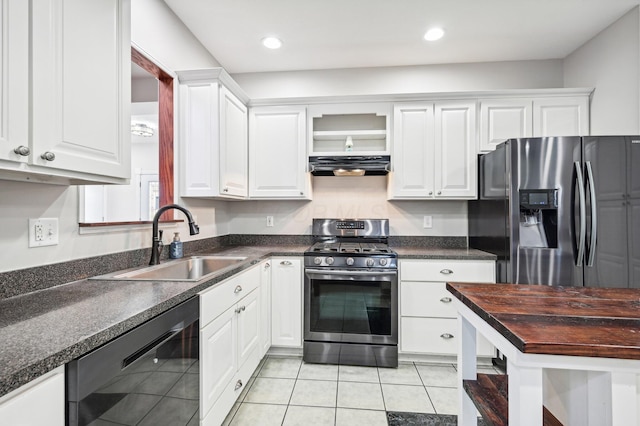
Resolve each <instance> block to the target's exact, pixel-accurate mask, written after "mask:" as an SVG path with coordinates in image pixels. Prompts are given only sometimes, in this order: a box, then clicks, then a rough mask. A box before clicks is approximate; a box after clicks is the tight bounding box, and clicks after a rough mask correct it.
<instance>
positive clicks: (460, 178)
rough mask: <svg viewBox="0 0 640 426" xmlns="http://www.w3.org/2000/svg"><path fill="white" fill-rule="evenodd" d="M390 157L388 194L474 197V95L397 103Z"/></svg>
mask: <svg viewBox="0 0 640 426" xmlns="http://www.w3.org/2000/svg"><path fill="white" fill-rule="evenodd" d="M392 161H393V172H392V173H391V175H390V180H389V199H469V198H475V196H476V167H477V166H476V164H477V159H476V103H475V101H442V102H435V103H430V102H426V103H419V104H397V105H395V107H394V138H393V156H392Z"/></svg>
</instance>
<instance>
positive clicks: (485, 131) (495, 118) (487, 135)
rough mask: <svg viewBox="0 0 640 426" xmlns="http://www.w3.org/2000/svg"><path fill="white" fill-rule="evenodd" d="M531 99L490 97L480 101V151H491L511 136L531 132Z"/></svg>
mask: <svg viewBox="0 0 640 426" xmlns="http://www.w3.org/2000/svg"><path fill="white" fill-rule="evenodd" d="M532 111H533V102H532V100H531V99H509V98H506V99H491V100H486V101H481V102H480V151H493V150H494V149H495V147H496V146H497V145H498V144H500V143H502V142H504V141H505V140H507V139H511V138H523V137H527V136H531V135H532V134H533V125H532V119H533V112H532Z"/></svg>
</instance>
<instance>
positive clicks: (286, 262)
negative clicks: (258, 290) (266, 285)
mask: <svg viewBox="0 0 640 426" xmlns="http://www.w3.org/2000/svg"><path fill="white" fill-rule="evenodd" d="M280 264H281V265H282V266H291V265H293V263H291V261H289V260H283V261H282V262H280Z"/></svg>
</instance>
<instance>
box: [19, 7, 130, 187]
mask: <svg viewBox="0 0 640 426" xmlns="http://www.w3.org/2000/svg"><path fill="white" fill-rule="evenodd" d="M31 5H32V6H31V12H32V25H31V28H32V31H33V32H32V68H31V69H32V73H33V76H32V92H31V93H32V96H33V104H32V117H33V137H32V144H33V145H32V163H33V164H35V165H38V166H43V167H48V168H49V167H50V168H55V169H64V170H69V171H77V172H86V173H91V174H95V175H104V176H110V177H117V178H129V177H130V174H131V166H130V161H131V143H130V140H131V137H130V120H131V118H130V112H129V104H130V85H131V36H130V30H129V27H130V25H129V20H130V18H129V15H130V1H129V0H92V1H90V2H88V1H85V0H33V1H32V2H31ZM43 156H47V158H48V159H44V158H43Z"/></svg>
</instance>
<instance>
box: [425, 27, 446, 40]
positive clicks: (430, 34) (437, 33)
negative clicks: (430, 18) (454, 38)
mask: <svg viewBox="0 0 640 426" xmlns="http://www.w3.org/2000/svg"><path fill="white" fill-rule="evenodd" d="M442 36H444V30H443V29H442V28H431V29H430V30H429V31H427V32H426V33H425V35H424V39H425V40H427V41H436V40H440V39H441V38H442Z"/></svg>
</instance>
